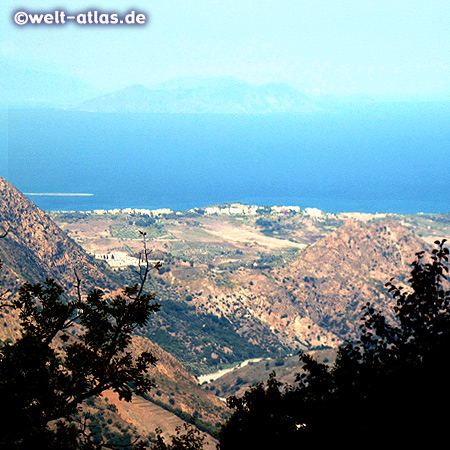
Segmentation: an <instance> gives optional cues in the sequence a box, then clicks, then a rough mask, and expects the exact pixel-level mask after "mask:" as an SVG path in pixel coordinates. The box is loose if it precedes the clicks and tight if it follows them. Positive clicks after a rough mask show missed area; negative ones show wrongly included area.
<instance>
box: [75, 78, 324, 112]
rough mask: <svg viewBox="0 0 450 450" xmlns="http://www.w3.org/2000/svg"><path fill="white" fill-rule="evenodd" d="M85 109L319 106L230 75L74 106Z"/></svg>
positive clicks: (286, 89) (288, 90)
mask: <svg viewBox="0 0 450 450" xmlns="http://www.w3.org/2000/svg"><path fill="white" fill-rule="evenodd" d="M75 109H77V110H80V111H89V112H112V113H120V112H133V113H184V114H190V113H206V114H211V113H212V114H214V113H220V114H264V113H277V112H279V113H286V112H311V111H316V110H319V109H320V108H319V106H318V105H317V104H316V103H315V102H314V101H312V100H311V99H310V98H308V97H307V96H306V95H304V94H303V93H301V92H300V91H298V90H297V89H295V88H293V87H292V86H289V85H287V84H276V83H271V84H264V85H254V84H250V83H246V82H244V81H239V80H235V79H233V78H207V79H204V80H195V79H188V80H180V81H178V82H170V83H164V84H162V85H160V86H158V87H156V88H151V89H149V88H146V87H144V86H141V85H135V86H129V87H127V88H125V89H122V90H119V91H117V92H113V93H110V94H106V95H103V96H100V97H96V98H93V99H90V100H86V101H84V102H82V103H81V104H80V105H78V106H77V107H75Z"/></svg>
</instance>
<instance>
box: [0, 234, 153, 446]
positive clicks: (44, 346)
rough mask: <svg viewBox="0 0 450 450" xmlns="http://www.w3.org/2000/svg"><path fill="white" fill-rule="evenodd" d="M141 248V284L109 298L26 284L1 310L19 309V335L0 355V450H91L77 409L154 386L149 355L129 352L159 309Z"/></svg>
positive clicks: (55, 286)
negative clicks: (107, 394)
mask: <svg viewBox="0 0 450 450" xmlns="http://www.w3.org/2000/svg"><path fill="white" fill-rule="evenodd" d="M153 268H155V269H156V270H158V269H159V268H160V263H158V264H156V265H155V266H152V265H150V264H149V259H148V252H147V249H146V247H145V240H144V253H143V263H142V265H141V267H140V271H139V276H140V282H139V283H138V284H136V285H134V286H131V287H126V288H125V289H124V290H123V293H122V294H120V295H116V296H115V297H114V298H107V297H106V296H105V294H104V292H103V291H101V290H98V289H96V290H93V291H91V292H90V293H89V294H88V295H87V296H86V297H84V296H82V293H81V286H80V285H81V282H80V280H79V279H78V277H77V281H78V283H77V287H78V289H77V291H78V294H77V295H76V296H75V298H72V299H65V300H63V298H62V295H63V289H62V288H61V287H60V286H59V285H58V284H57V283H56V282H55V281H54V280H47V281H46V282H45V283H44V284H34V285H32V284H28V283H26V284H24V285H23V286H22V287H21V289H20V291H19V295H18V297H17V298H15V299H14V300H12V301H11V302H10V303H5V302H3V303H2V305H1V307H2V308H12V309H15V310H17V311H18V314H19V319H20V324H21V327H22V336H21V337H20V338H19V339H17V341H16V342H14V343H6V344H5V345H4V346H3V347H2V348H1V349H0V399H1V408H0V448H4V449H8V450H15V449H17V450H19V449H20V450H22V449H36V448H46V449H63V448H64V449H72V448H73V449H75V448H83V449H86V450H88V449H94V448H101V447H102V446H103V444H104V446H107V444H106V443H94V442H93V441H92V439H90V437H89V434H88V433H86V432H85V430H86V427H83V426H76V425H75V423H74V418H75V415H76V413H77V412H78V407H79V405H80V404H81V402H83V401H84V400H86V399H88V398H89V397H93V396H99V395H101V393H102V392H103V391H105V390H107V389H112V390H113V391H115V392H117V393H118V394H119V396H120V398H121V399H124V400H127V401H130V400H131V396H132V392H133V391H135V392H136V393H137V394H144V393H146V392H148V391H149V389H150V388H151V387H152V386H153V383H152V382H151V380H150V379H149V377H148V375H147V372H148V370H149V368H150V367H151V366H152V365H154V364H155V363H156V358H155V357H154V356H153V355H152V354H151V353H149V352H143V353H141V354H139V355H138V356H133V355H132V353H131V352H130V351H129V350H128V349H127V347H128V345H129V344H130V342H131V336H132V333H133V331H134V330H135V328H136V327H139V326H144V325H145V324H146V323H147V321H148V318H149V316H150V314H151V313H153V312H156V311H158V309H159V305H158V304H156V303H154V301H153V300H154V297H155V296H154V294H149V293H146V292H145V291H144V285H145V281H146V279H147V276H148V273H149V271H150V270H151V269H153ZM75 275H76V274H75Z"/></svg>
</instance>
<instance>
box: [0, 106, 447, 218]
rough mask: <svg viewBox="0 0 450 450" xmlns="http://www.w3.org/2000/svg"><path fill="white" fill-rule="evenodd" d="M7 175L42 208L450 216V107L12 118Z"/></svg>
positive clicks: (0, 165)
mask: <svg viewBox="0 0 450 450" xmlns="http://www.w3.org/2000/svg"><path fill="white" fill-rule="evenodd" d="M7 132H8V135H7V140H8V143H7V155H6V156H5V155H4V154H3V155H2V158H1V159H0V169H1V173H0V174H1V175H2V176H3V177H5V178H6V179H7V180H8V181H10V182H11V183H12V184H14V185H15V186H16V187H17V188H18V189H19V190H21V191H22V192H24V193H89V194H93V195H91V196H80V197H77V196H68V197H66V196H57V197H54V196H30V198H31V199H32V200H33V201H34V202H35V203H36V204H37V205H38V206H39V207H41V208H42V209H44V210H92V209H112V208H125V207H133V208H150V209H155V208H162V207H168V208H171V209H173V210H176V211H184V210H187V209H189V208H193V207H205V206H209V205H215V204H221V203H225V202H243V203H249V204H257V205H281V204H284V205H298V206H300V207H301V208H305V207H316V208H319V209H322V210H324V211H328V212H343V211H360V212H398V213H416V212H448V211H450V197H449V192H450V176H449V175H450V103H372V104H361V105H356V104H352V105H346V106H343V105H340V106H332V107H330V108H326V109H324V111H322V112H317V113H305V114H290V115H289V114H273V115H271V114H270V115H196V114H192V115H189V114H186V115H184V114H165V115H164V114H103V113H86V112H79V111H64V110H52V109H10V110H9V117H8V130H7Z"/></svg>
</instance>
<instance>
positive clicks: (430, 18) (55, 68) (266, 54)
mask: <svg viewBox="0 0 450 450" xmlns="http://www.w3.org/2000/svg"><path fill="white" fill-rule="evenodd" d="M25 3H26V4H29V5H31V6H29V7H26V6H24V4H25ZM55 9H57V10H65V11H66V13H67V14H70V13H71V14H75V13H79V12H84V11H86V10H95V9H97V10H101V11H104V12H118V13H120V14H123V13H126V12H128V11H129V10H132V9H135V10H139V11H142V12H145V13H146V14H147V15H148V20H149V23H148V24H147V25H146V26H144V27H139V26H134V27H126V26H122V27H120V26H116V27H113V26H109V27H101V26H80V25H76V24H74V23H69V24H66V25H64V26H56V25H53V26H43V25H41V26H30V25H28V26H22V27H20V26H17V25H15V24H14V23H13V14H14V12H16V11H18V10H24V11H27V12H28V10H29V11H30V12H51V11H53V10H55ZM0 20H1V22H0V62H1V63H2V64H5V63H8V64H9V65H17V66H18V67H28V68H33V69H39V70H43V71H48V72H52V73H56V74H63V75H70V76H72V77H75V78H79V79H81V80H82V81H84V82H86V83H88V84H90V85H92V86H94V87H95V88H100V89H105V90H113V89H118V88H121V87H124V86H127V85H131V84H143V85H145V86H152V85H154V84H157V83H160V82H163V81H166V80H170V79H175V78H179V77H191V76H194V77H197V76H201V77H206V76H233V77H236V78H239V79H242V80H246V81H250V82H255V83H263V82H288V83H291V84H293V85H295V86H297V87H299V88H301V89H303V90H304V91H305V92H307V93H309V94H327V93H331V94H351V93H366V94H370V95H378V94H394V95H429V94H438V95H440V94H444V95H448V94H450V1H449V0H420V1H417V0H416V1H415V0H374V1H368V0H307V1H306V0H148V1H143V0H130V1H127V0H119V1H118V0H108V1H105V0H97V1H95V0H91V1H89V2H85V1H82V0H73V1H64V0H57V1H53V0H52V1H50V0H36V1H23V0H21V1H16V0H1V4H0Z"/></svg>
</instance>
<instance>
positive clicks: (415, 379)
mask: <svg viewBox="0 0 450 450" xmlns="http://www.w3.org/2000/svg"><path fill="white" fill-rule="evenodd" d="M444 243H445V240H444V241H442V242H439V241H437V242H436V245H437V248H436V249H434V250H433V251H432V254H431V255H430V259H429V261H428V262H425V261H424V256H425V255H424V253H423V252H420V253H418V254H417V259H416V261H414V263H413V264H412V271H411V277H410V279H409V288H408V289H404V288H400V287H397V286H395V285H394V284H393V282H392V280H391V281H390V282H389V283H387V285H386V286H387V288H388V289H389V291H390V292H391V294H392V296H393V298H394V300H395V301H396V305H395V307H394V313H395V316H396V319H397V321H396V323H389V322H388V320H387V319H386V318H385V317H384V316H383V314H381V313H380V312H377V311H376V310H375V309H374V308H373V307H372V306H371V305H370V304H367V305H366V307H365V310H364V315H363V324H362V326H361V336H360V339H359V340H357V341H356V342H348V343H346V344H344V345H342V346H341V347H340V348H339V351H338V355H337V359H336V361H335V363H334V364H333V365H332V366H331V367H330V366H328V365H326V364H321V363H318V362H317V361H315V360H314V359H313V358H311V357H310V356H309V355H307V354H302V355H301V356H300V359H301V361H302V363H303V367H302V373H301V374H299V375H298V377H297V381H298V384H297V385H295V386H286V387H285V388H284V389H281V387H280V384H279V383H278V382H277V381H276V379H275V376H274V375H272V376H271V378H270V379H269V381H268V382H267V386H266V387H264V385H263V384H259V385H258V386H256V387H255V388H252V389H251V390H249V391H247V392H246V393H245V394H244V396H243V397H242V398H234V397H231V398H230V399H229V400H228V404H229V406H230V407H232V408H234V409H235V411H234V413H233V415H232V416H231V418H230V419H229V421H228V422H227V423H226V424H224V425H223V427H222V430H221V435H220V448H221V450H228V449H233V450H238V449H248V448H259V449H273V448H283V449H291V448H300V446H301V445H308V444H311V445H312V444H316V445H317V444H318V443H320V444H321V445H325V444H328V445H331V444H336V443H338V442H342V443H343V444H357V443H359V444H360V445H362V444H363V443H366V444H367V443H369V442H370V443H371V445H375V444H377V445H385V444H386V443H392V442H393V440H395V441H397V442H399V443H402V444H403V445H407V444H412V443H417V440H418V439H426V440H427V441H428V444H431V441H432V439H439V438H441V439H442V438H446V434H447V423H448V412H447V405H448V404H449V400H450V394H449V391H448V389H447V378H448V375H449V351H450V316H449V313H450V292H449V291H448V290H447V289H446V287H445V286H447V272H448V255H449V250H448V249H447V248H446V247H444Z"/></svg>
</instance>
